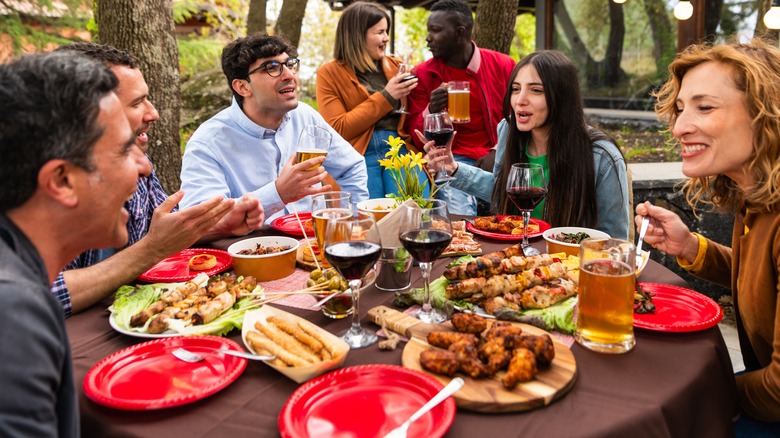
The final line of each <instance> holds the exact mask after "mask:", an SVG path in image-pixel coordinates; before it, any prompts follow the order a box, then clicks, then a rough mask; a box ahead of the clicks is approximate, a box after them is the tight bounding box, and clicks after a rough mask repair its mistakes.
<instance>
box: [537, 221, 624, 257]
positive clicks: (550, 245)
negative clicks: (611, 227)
mask: <svg viewBox="0 0 780 438" xmlns="http://www.w3.org/2000/svg"><path fill="white" fill-rule="evenodd" d="M560 233H568V234H574V233H587V234H588V236H590V237H592V238H595V239H609V234H607V233H605V232H603V231H599V230H594V229H592V228H583V227H558V228H550V229H549V230H547V231H545V232H544V233H542V237H544V240H545V241H546V242H547V252H548V253H549V254H553V253H556V252H565V253H566V254H568V255H572V256H576V257H579V256H580V244H579V243H566V242H561V241H559V240H556V239H555V237H554V236H556V235H558V234H560Z"/></svg>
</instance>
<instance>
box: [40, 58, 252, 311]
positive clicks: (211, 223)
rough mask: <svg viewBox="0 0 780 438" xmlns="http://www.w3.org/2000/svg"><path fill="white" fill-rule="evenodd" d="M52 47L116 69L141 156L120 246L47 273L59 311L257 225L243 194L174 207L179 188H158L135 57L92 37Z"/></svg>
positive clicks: (148, 112)
mask: <svg viewBox="0 0 780 438" xmlns="http://www.w3.org/2000/svg"><path fill="white" fill-rule="evenodd" d="M58 50H59V51H74V52H78V53H81V54H83V55H86V56H88V57H90V58H92V59H95V60H97V61H100V62H102V63H103V64H104V65H105V66H107V67H108V68H109V69H110V70H111V72H113V73H114V74H115V75H116V77H117V78H118V79H119V86H118V87H117V89H116V94H117V96H118V97H119V100H120V102H121V103H122V108H123V109H124V112H125V115H126V116H127V118H128V120H129V122H130V126H131V127H132V128H133V129H134V131H135V133H136V139H135V146H136V147H134V148H132V150H131V153H133V154H137V155H138V156H139V161H140V162H142V163H143V164H144V168H143V172H142V177H141V178H139V180H138V190H137V191H136V193H135V194H134V195H133V197H132V198H131V199H130V200H128V201H127V205H126V208H127V210H128V211H129V212H130V218H129V220H128V222H127V232H128V235H129V241H128V244H127V246H126V247H124V248H123V249H121V250H119V251H115V250H114V249H108V250H105V249H103V250H99V249H91V250H88V251H86V252H84V253H83V254H81V255H80V256H79V257H78V258H76V259H75V260H73V261H72V262H71V263H70V264H69V265H68V266H67V268H66V270H65V271H64V272H62V273H61V274H60V275H59V276H58V277H57V279H56V280H55V282H54V284H53V286H52V293H54V294H55V295H56V296H57V297H58V298H59V299H60V301H61V302H62V305H63V309H64V311H65V315H66V317H67V316H70V314H71V313H72V312H79V311H81V310H84V309H86V308H88V307H90V306H91V305H93V304H95V303H96V302H98V301H100V300H101V299H103V298H105V297H106V296H107V295H109V294H110V293H113V292H114V291H116V289H117V288H118V287H120V286H122V285H123V284H127V283H129V282H132V281H133V280H135V279H136V278H137V277H138V276H139V275H140V274H142V273H143V272H145V271H146V270H147V269H149V268H150V267H152V266H153V265H154V264H155V263H157V262H159V261H160V260H162V259H163V258H165V257H167V256H169V255H171V254H175V253H177V252H179V251H181V250H183V249H185V248H188V247H189V246H191V245H192V244H194V243H196V242H198V241H209V240H214V239H218V238H221V237H227V236H233V235H243V234H246V233H248V232H250V231H252V230H254V229H257V228H260V227H261V226H262V223H263V219H264V215H263V208H262V205H260V203H259V201H258V199H257V198H255V197H253V196H251V195H247V196H245V197H242V198H240V199H236V200H233V199H225V198H224V197H223V196H215V197H212V198H211V199H209V200H207V201H206V202H204V203H202V204H200V205H198V206H196V207H192V208H188V209H183V210H179V209H178V207H177V204H178V203H179V202H180V201H181V198H182V197H183V196H184V192H183V191H182V190H179V191H178V192H176V193H174V194H173V195H171V196H168V195H167V194H166V193H165V191H164V190H163V188H162V186H161V185H160V181H159V180H158V179H157V175H156V174H155V172H154V169H153V168H152V164H151V162H150V161H149V157H148V156H147V155H146V150H147V147H148V142H149V137H148V135H147V133H148V131H149V127H150V126H151V124H152V123H154V122H155V121H156V120H157V119H158V118H159V114H158V113H157V109H155V107H154V105H152V102H151V101H150V100H149V87H148V86H147V85H146V81H145V80H144V77H143V74H142V73H141V70H140V69H139V67H140V62H139V61H138V59H137V58H136V57H134V56H133V55H132V54H130V53H128V52H126V51H124V50H119V49H116V48H114V47H111V46H108V45H100V44H94V43H73V44H68V45H66V46H62V47H60V48H59V49H58ZM109 255H110V257H108V256H109ZM106 257H107V258H106Z"/></svg>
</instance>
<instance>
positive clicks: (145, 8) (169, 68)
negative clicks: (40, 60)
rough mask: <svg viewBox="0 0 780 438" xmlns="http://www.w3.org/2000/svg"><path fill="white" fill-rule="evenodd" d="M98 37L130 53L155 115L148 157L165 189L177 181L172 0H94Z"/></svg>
mask: <svg viewBox="0 0 780 438" xmlns="http://www.w3.org/2000/svg"><path fill="white" fill-rule="evenodd" d="M96 20H97V24H98V39H99V41H100V42H101V43H104V44H110V45H112V46H114V47H117V48H119V49H124V50H127V51H129V52H130V53H132V54H134V55H135V56H136V57H137V58H138V59H140V60H141V71H142V72H143V75H144V78H145V79H146V83H147V84H148V85H149V99H150V100H151V101H152V103H153V104H154V106H155V107H156V108H157V111H159V112H160V119H159V120H158V121H157V122H155V123H153V124H152V128H151V130H150V131H149V138H150V139H151V141H150V142H149V155H150V156H151V157H152V161H153V162H154V168H155V171H156V172H157V176H158V177H159V178H160V182H161V183H162V185H163V187H164V188H165V190H167V191H168V193H173V192H174V191H176V190H178V189H179V186H180V183H181V181H180V180H179V174H180V172H181V146H180V143H179V142H180V139H179V111H180V110H181V93H180V90H179V51H178V47H177V45H176V38H175V36H174V23H173V8H172V3H171V0H97V12H96Z"/></svg>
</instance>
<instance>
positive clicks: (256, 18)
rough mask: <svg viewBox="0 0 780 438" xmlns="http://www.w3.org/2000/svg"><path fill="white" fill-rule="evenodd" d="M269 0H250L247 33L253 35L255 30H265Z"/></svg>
mask: <svg viewBox="0 0 780 438" xmlns="http://www.w3.org/2000/svg"><path fill="white" fill-rule="evenodd" d="M267 4H268V0H250V1H249V13H247V17H246V34H247V35H252V34H253V33H255V32H265V27H266V17H265V9H266V6H267Z"/></svg>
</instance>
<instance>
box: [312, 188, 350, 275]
mask: <svg viewBox="0 0 780 438" xmlns="http://www.w3.org/2000/svg"><path fill="white" fill-rule="evenodd" d="M349 216H352V195H351V194H350V193H349V192H342V191H334V192H324V193H318V194H316V195H313V196H312V197H311V219H312V226H314V238H315V239H317V248H318V249H319V251H320V254H319V257H317V256H316V255H315V257H317V258H318V259H319V260H322V262H323V265H326V264H327V263H326V261H327V260H326V259H325V257H324V255H323V252H322V248H323V242H324V240H325V229H326V228H327V226H328V221H329V220H331V219H337V218H340V217H349Z"/></svg>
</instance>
